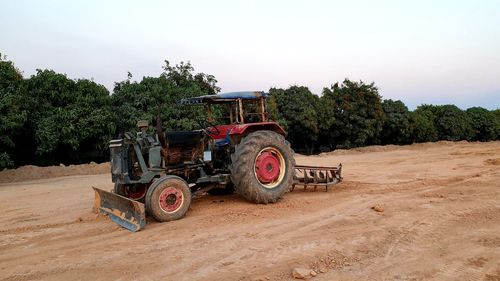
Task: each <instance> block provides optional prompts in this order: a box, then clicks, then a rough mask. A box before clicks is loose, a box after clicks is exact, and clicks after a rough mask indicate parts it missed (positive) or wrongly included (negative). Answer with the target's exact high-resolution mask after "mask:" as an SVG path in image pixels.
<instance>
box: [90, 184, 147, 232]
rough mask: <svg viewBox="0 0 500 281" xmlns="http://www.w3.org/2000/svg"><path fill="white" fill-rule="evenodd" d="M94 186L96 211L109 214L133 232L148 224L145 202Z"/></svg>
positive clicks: (116, 221) (112, 218)
mask: <svg viewBox="0 0 500 281" xmlns="http://www.w3.org/2000/svg"><path fill="white" fill-rule="evenodd" d="M92 188H93V189H94V191H95V200H94V211H96V212H97V211H99V212H101V213H103V214H105V215H108V216H109V217H110V218H111V220H113V221H114V222H115V223H117V224H119V225H120V226H122V227H124V228H126V229H128V230H130V231H133V232H135V231H139V230H141V229H142V228H144V227H145V226H146V210H145V208H144V204H143V203H141V202H138V201H134V200H131V199H128V198H126V197H123V196H120V195H118V194H115V193H112V192H109V191H105V190H102V189H99V188H95V187H92Z"/></svg>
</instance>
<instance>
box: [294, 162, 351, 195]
mask: <svg viewBox="0 0 500 281" xmlns="http://www.w3.org/2000/svg"><path fill="white" fill-rule="evenodd" d="M341 173H342V164H340V165H339V166H338V167H320V166H302V165H301V166H295V176H294V178H293V184H292V188H291V191H293V190H294V189H295V186H297V185H302V186H303V187H304V191H305V190H306V189H307V188H308V187H311V186H312V187H313V189H314V191H316V189H317V188H318V187H325V191H328V187H330V186H332V185H334V184H337V183H339V182H341V181H342V176H341Z"/></svg>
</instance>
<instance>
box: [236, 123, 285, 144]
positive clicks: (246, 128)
mask: <svg viewBox="0 0 500 281" xmlns="http://www.w3.org/2000/svg"><path fill="white" fill-rule="evenodd" d="M262 130H267V131H273V132H276V133H278V134H280V135H283V136H286V131H285V130H284V129H283V128H282V127H281V126H280V125H279V124H278V123H276V122H260V123H247V124H240V125H236V126H234V127H233V128H232V129H231V131H230V133H229V136H230V137H231V139H233V140H234V141H236V143H239V141H240V140H241V138H242V137H244V136H246V135H248V134H250V133H253V132H255V131H262Z"/></svg>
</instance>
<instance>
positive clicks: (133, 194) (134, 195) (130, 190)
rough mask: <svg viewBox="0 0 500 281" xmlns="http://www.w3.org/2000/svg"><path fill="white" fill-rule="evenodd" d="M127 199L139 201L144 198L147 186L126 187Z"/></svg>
mask: <svg viewBox="0 0 500 281" xmlns="http://www.w3.org/2000/svg"><path fill="white" fill-rule="evenodd" d="M124 191H125V197H127V198H130V199H134V200H138V199H141V198H142V197H144V195H145V194H146V186H145V185H132V186H128V185H127V186H125V190H124Z"/></svg>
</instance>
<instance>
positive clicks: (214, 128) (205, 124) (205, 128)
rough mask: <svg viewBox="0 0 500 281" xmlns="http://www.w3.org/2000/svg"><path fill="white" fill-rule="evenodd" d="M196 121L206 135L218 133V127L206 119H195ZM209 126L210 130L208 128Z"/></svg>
mask: <svg viewBox="0 0 500 281" xmlns="http://www.w3.org/2000/svg"><path fill="white" fill-rule="evenodd" d="M196 122H197V123H198V125H200V127H201V130H202V131H203V132H204V133H205V134H206V135H207V136H209V137H210V136H217V135H220V131H219V128H217V126H215V124H213V123H210V122H209V121H208V120H205V119H196ZM208 128H210V130H209V129H208Z"/></svg>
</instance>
